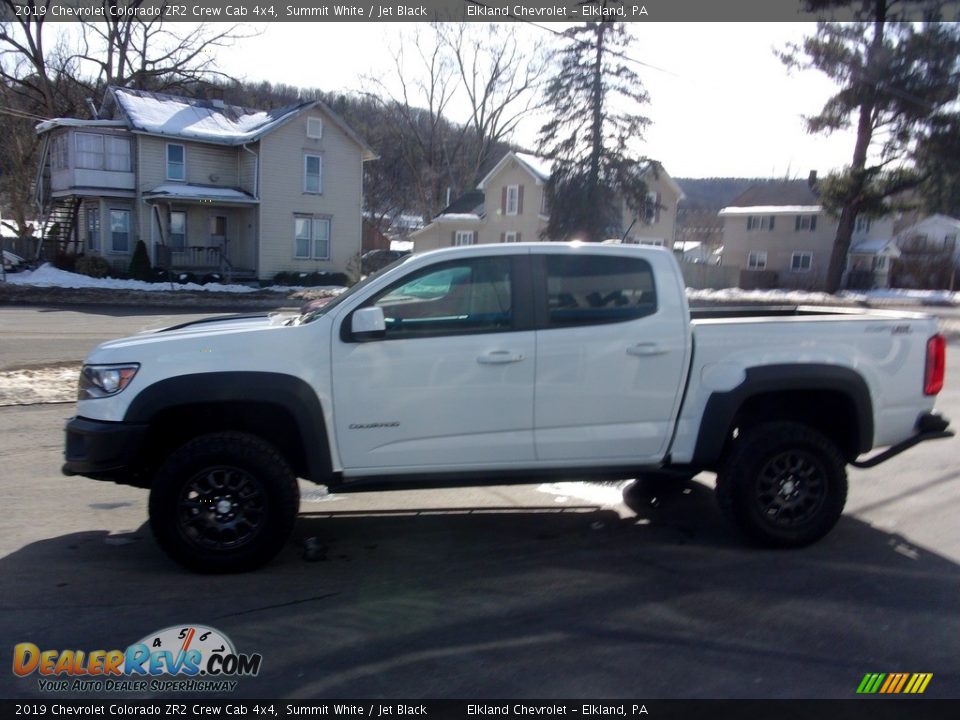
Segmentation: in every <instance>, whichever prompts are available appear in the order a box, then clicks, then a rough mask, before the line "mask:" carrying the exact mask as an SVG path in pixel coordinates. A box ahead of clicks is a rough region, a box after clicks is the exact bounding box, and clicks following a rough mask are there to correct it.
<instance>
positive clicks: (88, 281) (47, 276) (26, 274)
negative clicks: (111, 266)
mask: <svg viewBox="0 0 960 720" xmlns="http://www.w3.org/2000/svg"><path fill="white" fill-rule="evenodd" d="M7 282H8V283H10V284H11V285H33V286H36V287H62V288H93V289H96V290H145V291H148V292H170V290H171V285H170V283H168V282H161V283H149V282H144V281H143V280H118V279H116V278H92V277H88V276H87V275H80V274H78V273H72V272H67V271H66V270H58V269H57V268H55V267H53V265H50V264H49V263H47V264H46V265H41V266H40V267H39V268H37V269H36V270H25V271H23V272H18V273H10V274H9V275H7ZM306 289H309V290H342V288H341V287H340V286H338V285H336V286H335V285H330V286H322V287H311V288H305V287H299V286H297V287H292V286H289V285H271V286H270V287H265V288H256V287H248V286H247V285H222V284H220V283H207V284H206V285H199V284H197V283H186V284H185V285H179V284H174V285H173V287H172V290H174V291H182V290H190V291H193V292H196V291H205V292H223V293H251V292H257V291H259V290H268V291H272V292H282V293H289V292H292V291H295V290H306Z"/></svg>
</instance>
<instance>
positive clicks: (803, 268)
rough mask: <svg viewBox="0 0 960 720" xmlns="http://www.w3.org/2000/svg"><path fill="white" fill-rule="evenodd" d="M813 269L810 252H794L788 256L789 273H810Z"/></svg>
mask: <svg viewBox="0 0 960 720" xmlns="http://www.w3.org/2000/svg"><path fill="white" fill-rule="evenodd" d="M812 267H813V253H812V252H795V253H793V255H791V256H790V271H791V272H810V269H811V268H812Z"/></svg>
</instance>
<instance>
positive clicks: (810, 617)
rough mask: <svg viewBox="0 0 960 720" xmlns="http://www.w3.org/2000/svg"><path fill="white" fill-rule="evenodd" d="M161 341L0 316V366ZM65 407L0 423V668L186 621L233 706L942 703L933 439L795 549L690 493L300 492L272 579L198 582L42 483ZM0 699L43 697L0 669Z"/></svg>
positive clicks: (133, 325)
mask: <svg viewBox="0 0 960 720" xmlns="http://www.w3.org/2000/svg"><path fill="white" fill-rule="evenodd" d="M38 318H40V320H38ZM168 320H169V317H166V318H160V317H153V316H146V315H141V314H130V313H127V312H123V313H120V312H114V313H111V312H109V311H106V310H96V309H88V310H71V311H69V312H56V311H44V312H43V313H41V311H39V310H37V309H31V308H0V368H10V367H16V366H17V365H18V363H24V362H28V361H29V362H31V363H43V362H52V361H54V360H59V361H68V360H79V359H81V358H82V357H83V355H84V354H85V353H86V351H87V350H88V349H89V348H90V346H91V345H92V344H93V342H95V341H97V340H98V339H103V338H107V337H114V336H117V335H122V334H124V333H126V332H130V331H132V330H136V329H140V328H144V327H155V326H157V325H162V324H164V322H166V321H168ZM38 322H40V323H41V325H40V326H39V327H38V326H37V323H38ZM31 333H33V335H31ZM948 358H949V364H948V380H947V387H946V389H945V391H944V393H943V394H942V395H941V396H940V400H939V403H938V405H939V408H940V409H941V411H942V412H943V413H944V414H945V415H947V416H948V417H952V418H955V419H956V420H957V421H958V422H960V344H958V343H957V342H956V341H953V342H952V343H951V345H950V349H949V350H948ZM71 409H72V408H71V406H70V405H68V404H54V405H50V404H46V405H43V404H41V405H32V406H13V407H0V507H2V508H3V512H2V514H0V582H2V587H3V592H2V595H0V609H2V614H0V632H2V636H3V638H4V643H3V645H4V647H5V649H4V650H3V652H11V650H12V647H13V645H15V644H16V643H20V642H32V643H35V644H36V645H38V646H39V647H41V648H50V649H85V650H94V649H111V648H125V647H126V646H127V645H129V644H130V643H133V642H135V641H137V640H139V639H140V638H143V637H145V636H147V635H148V634H150V633H153V632H155V631H158V630H160V629H162V628H166V627H169V626H172V625H179V624H191V623H199V624H205V625H209V626H213V627H215V628H218V629H219V630H221V631H223V632H224V633H225V634H226V635H228V636H229V637H230V638H231V639H232V640H233V642H234V644H235V645H236V647H237V649H238V650H240V651H243V652H257V653H261V654H262V655H263V665H262V669H261V671H260V674H259V675H258V676H257V677H252V678H244V679H242V680H240V682H239V685H238V687H237V689H236V691H235V693H234V695H233V696H234V697H243V698H264V697H290V698H306V697H324V698H337V697H343V698H345V697H353V698H384V697H392V698H410V699H416V698H476V699H486V698H571V699H572V698H637V699H653V698H674V697H675V698H753V697H771V698H783V697H787V698H792V697H803V698H822V697H829V698H852V697H855V695H854V692H855V690H856V687H857V685H858V684H859V682H860V680H861V679H862V678H863V676H864V674H865V673H868V672H888V673H889V672H910V673H912V672H930V673H933V674H934V677H933V679H932V681H931V683H930V685H929V686H928V689H927V691H926V695H925V696H926V697H932V698H937V697H939V698H957V697H960V652H958V650H960V593H958V589H960V523H957V521H956V518H957V517H958V514H960V458H958V453H957V450H956V448H957V441H956V440H946V441H939V442H935V443H928V444H925V445H922V446H921V447H919V448H917V449H915V450H913V451H911V452H909V453H907V454H905V455H902V456H900V457H898V458H896V459H894V460H892V461H891V462H889V463H886V464H884V465H881V466H879V467H877V468H874V469H872V470H869V471H858V470H851V492H850V498H849V501H848V505H847V511H846V513H845V516H844V518H843V519H842V520H841V522H840V524H839V525H838V527H837V528H836V529H835V530H834V532H833V533H831V535H829V536H828V537H827V538H826V539H825V540H823V541H821V542H820V543H818V544H817V545H815V546H813V547H810V548H807V549H804V550H799V551H791V552H783V551H766V550H757V549H753V548H749V547H746V546H745V545H743V544H742V543H741V541H740V540H739V539H738V538H737V537H736V536H735V535H734V534H733V532H732V531H731V530H730V529H729V528H728V527H727V526H726V525H725V523H724V522H723V520H722V519H721V517H720V515H719V512H718V510H717V509H716V508H715V504H714V501H713V497H712V482H713V478H712V477H711V476H709V475H702V476H700V477H698V478H697V480H696V481H695V482H692V483H689V484H686V485H684V486H683V487H679V488H678V489H677V490H676V491H675V492H673V493H670V494H668V495H666V496H664V497H662V498H657V499H656V500H654V499H653V498H650V497H647V496H643V495H633V494H630V493H628V499H627V501H626V502H625V501H624V500H623V498H622V496H621V493H620V492H619V490H618V489H617V488H615V487H611V486H595V485H588V484H583V483H573V484H570V485H550V486H538V485H530V486H514V487H491V488H483V489H468V490H438V491H416V492H412V491H402V492H399V491H398V492H393V493H373V494H365V495H356V496H333V497H331V496H327V495H325V494H324V493H322V492H321V491H320V490H319V489H317V488H316V487H314V486H308V485H303V487H302V491H303V494H304V496H303V502H302V505H301V517H300V520H299V522H298V525H297V528H296V530H295V537H294V539H293V541H292V542H291V543H290V544H289V545H288V547H287V548H286V550H285V551H284V552H283V553H282V554H281V556H280V558H279V559H278V560H277V561H275V562H273V563H272V564H270V565H269V566H267V567H266V568H264V569H263V570H261V571H259V572H257V573H253V574H246V575H236V576H224V577H210V576H198V575H192V574H189V573H187V572H185V571H183V570H182V569H180V568H179V567H178V566H176V565H175V564H173V563H172V562H171V561H170V560H168V559H167V558H166V556H164V555H163V554H162V553H161V551H160V550H159V549H158V548H157V546H156V545H155V544H154V542H153V540H152V538H151V537H150V532H149V528H148V527H147V526H146V524H145V520H146V500H147V494H146V492H145V491H142V490H138V489H134V488H125V487H119V486H115V485H112V484H108V483H101V482H96V481H93V480H88V479H83V478H65V477H63V476H61V475H60V472H59V468H60V463H61V452H62V425H63V422H64V420H65V419H66V418H67V417H68V416H69V415H70V414H71ZM956 424H957V423H956V422H955V425H956ZM305 548H307V549H305ZM9 662H10V656H7V659H6V663H9ZM6 667H7V668H9V667H10V665H9V664H6ZM72 696H73V697H79V696H81V695H80V694H78V693H76V694H73V695H71V694H69V693H67V694H64V695H61V696H60V697H72ZM124 696H128V697H136V696H138V695H137V694H136V693H129V694H127V695H124V694H123V693H119V694H117V695H115V697H124ZM0 697H4V698H27V697H47V698H49V697H50V696H49V694H47V695H45V694H44V693H42V692H41V691H40V690H39V688H38V685H37V680H36V677H35V676H34V677H33V678H27V679H21V678H17V677H14V676H13V674H12V673H11V672H10V671H9V670H6V671H2V672H0ZM194 697H209V695H208V694H200V695H196V696H194Z"/></svg>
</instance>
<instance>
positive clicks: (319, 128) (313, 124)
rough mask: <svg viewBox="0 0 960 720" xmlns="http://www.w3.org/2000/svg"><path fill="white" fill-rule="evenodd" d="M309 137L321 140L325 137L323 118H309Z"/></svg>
mask: <svg viewBox="0 0 960 720" xmlns="http://www.w3.org/2000/svg"><path fill="white" fill-rule="evenodd" d="M307 137H308V138H313V139H314V140H319V139H321V138H322V137H323V120H321V119H320V118H307Z"/></svg>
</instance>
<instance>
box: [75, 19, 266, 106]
mask: <svg viewBox="0 0 960 720" xmlns="http://www.w3.org/2000/svg"><path fill="white" fill-rule="evenodd" d="M122 4H123V5H124V6H126V7H129V8H137V7H140V6H142V5H143V4H144V0H129V1H128V2H124V3H122ZM102 5H103V7H104V11H105V12H104V17H105V19H104V20H98V21H84V22H83V23H82V30H83V34H82V39H81V47H80V50H79V51H78V57H79V58H80V59H81V60H82V61H83V62H84V63H86V64H87V66H88V67H90V68H92V69H93V70H94V73H93V74H92V75H91V76H90V77H88V78H87V79H86V83H87V85H88V87H89V88H90V89H91V90H92V91H99V90H102V89H104V88H106V87H107V86H109V85H119V86H123V87H131V88H137V89H141V90H168V89H171V88H179V87H183V86H185V85H191V84H198V83H205V82H213V81H223V80H230V79H231V78H230V77H229V76H228V75H227V74H226V73H224V72H222V71H220V70H219V69H218V68H217V67H216V64H215V61H214V58H215V52H214V51H215V50H216V49H217V48H223V47H227V46H229V45H232V44H233V43H234V42H236V41H237V40H240V39H244V38H247V37H251V36H252V35H253V34H254V33H253V32H251V31H250V30H249V29H247V28H246V27H244V26H242V25H229V26H227V27H226V28H223V26H222V25H221V24H220V23H199V24H197V25H196V26H194V27H193V28H192V29H189V27H188V26H181V25H177V24H174V25H171V24H170V23H168V22H165V21H164V20H163V17H164V14H163V13H161V14H158V15H154V16H144V17H141V16H139V15H136V14H122V15H117V16H114V15H112V14H111V13H110V12H109V11H108V10H109V8H111V7H115V6H118V5H121V3H120V2H119V0H102ZM166 6H167V4H166V3H164V5H163V7H166ZM171 28H176V30H174V29H171ZM181 29H186V32H185V33H181V32H179V30H181Z"/></svg>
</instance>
